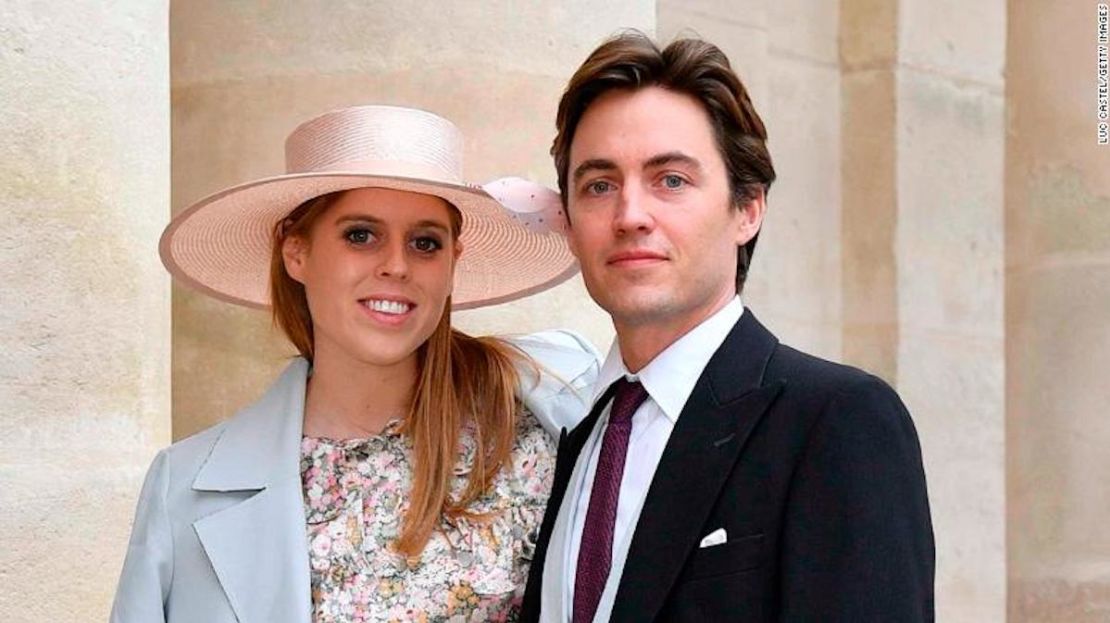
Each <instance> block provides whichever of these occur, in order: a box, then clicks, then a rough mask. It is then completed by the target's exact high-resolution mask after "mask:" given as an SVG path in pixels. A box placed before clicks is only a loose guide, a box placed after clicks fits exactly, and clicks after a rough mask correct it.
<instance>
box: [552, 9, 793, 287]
mask: <svg viewBox="0 0 1110 623" xmlns="http://www.w3.org/2000/svg"><path fill="white" fill-rule="evenodd" d="M649 86H658V87H662V88H664V89H667V90H669V91H674V92H676V93H684V94H686V95H689V96H691V97H693V98H694V99H696V100H698V101H699V102H701V103H702V105H703V106H704V107H705V110H706V112H707V113H709V120H710V123H711V125H712V126H713V134H714V137H715V138H716V139H717V148H718V150H719V151H720V153H721V158H722V159H723V160H724V162H725V168H726V169H727V170H728V178H729V189H730V191H731V193H732V199H733V205H734V206H735V207H736V208H738V209H739V208H740V207H741V206H744V205H746V204H747V203H748V202H750V201H752V200H753V199H755V198H757V197H759V193H760V192H763V193H766V192H767V191H768V190H769V189H770V187H771V182H773V181H774V180H775V168H774V166H773V165H772V164H771V154H770V152H768V151H767V130H766V128H764V126H763V120H762V119H760V118H759V114H758V113H756V111H755V107H754V106H753V105H752V102H751V99H750V98H749V97H748V91H747V89H745V88H744V84H743V83H742V82H741V81H740V78H739V77H737V75H736V73H735V72H733V71H732V67H731V65H729V62H728V57H726V56H725V54H724V52H722V51H721V50H720V49H719V48H718V47H717V46H715V45H713V44H712V43H709V42H707V41H701V40H699V39H676V40H675V41H673V42H672V43H671V44H670V45H668V46H667V47H666V48H665V49H663V50H660V49H659V47H658V46H656V45H655V43H654V42H653V41H652V40H651V39H649V38H648V37H647V36H646V35H644V34H643V33H640V32H637V31H629V32H624V33H621V34H619V35H617V36H615V37H613V38H612V39H610V40H608V41H606V42H605V43H603V44H601V46H599V47H598V48H597V49H596V50H594V51H593V53H592V54H590V56H589V58H587V59H586V61H585V62H584V63H582V66H581V67H579V68H578V71H576V72H575V73H574V76H573V77H571V79H570V82H569V83H568V84H567V89H566V91H565V92H564V93H563V98H562V99H561V100H559V112H558V114H557V116H556V119H555V125H556V128H557V130H558V133H557V134H556V136H555V141H554V143H553V144H552V145H551V155H552V156H554V157H555V169H556V170H557V171H558V174H559V190H560V191H561V193H562V196H563V206H564V207H566V203H567V197H568V194H567V185H568V184H567V175H568V171H567V169H568V168H569V166H570V146H571V143H572V142H573V141H574V132H575V130H576V129H577V128H578V122H579V121H580V120H581V119H582V115H583V114H585V112H586V109H587V108H589V106H590V104H591V103H593V101H594V100H595V99H597V97H598V96H600V95H601V94H603V93H605V92H607V91H611V90H614V89H621V90H633V91H634V90H637V89H641V88H644V87H649ZM570 217H571V215H570V212H569V210H568V212H567V218H570ZM757 238H759V234H758V232H757V233H756V235H755V236H753V237H752V239H751V240H750V241H748V242H747V244H745V245H744V246H742V247H740V248H739V249H738V251H737V258H736V291H737V292H740V291H741V290H742V289H743V287H744V281H745V280H746V279H747V274H748V267H749V265H750V263H751V259H752V254H753V253H754V252H755V243H756V239H757Z"/></svg>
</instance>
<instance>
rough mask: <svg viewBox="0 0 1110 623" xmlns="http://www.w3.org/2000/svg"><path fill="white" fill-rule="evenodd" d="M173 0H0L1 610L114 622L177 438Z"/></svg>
mask: <svg viewBox="0 0 1110 623" xmlns="http://www.w3.org/2000/svg"><path fill="white" fill-rule="evenodd" d="M166 19H167V7H166V3H165V2H151V1H149V0H112V1H96V2H92V1H78V2H67V3H65V4H64V7H61V6H54V5H53V4H50V3H42V2H26V1H21V0H16V1H14V2H5V3H3V4H2V5H0V76H3V82H2V86H0V127H2V128H4V131H3V133H2V135H0V152H2V153H3V157H0V188H3V193H2V195H3V199H2V204H3V205H2V209H0V283H2V284H3V286H2V294H0V297H2V303H0V344H2V345H3V348H2V354H0V482H2V483H3V486H0V586H3V589H2V592H3V596H2V597H0V620H3V621H104V620H107V618H108V610H109V607H110V604H111V599H112V595H113V593H114V590H115V586H116V581H117V579H118V577H119V575H118V574H119V570H120V565H121V563H122V560H123V555H124V553H125V551H126V541H127V536H128V534H129V530H130V524H131V518H132V516H133V513H134V508H135V499H136V498H137V496H138V493H139V487H140V484H141V480H142V476H143V474H144V473H145V471H146V467H147V465H148V464H149V462H150V459H151V458H152V456H153V454H154V452H155V451H156V450H157V449H158V448H159V447H162V446H164V445H166V444H167V443H168V442H169V438H170V430H169V407H170V403H169V375H170V370H169V347H170V308H169V305H170V291H169V280H168V278H167V277H166V274H165V272H164V271H163V270H162V266H161V264H160V263H159V261H158V252H157V246H158V245H157V243H158V235H159V233H160V232H161V230H162V227H163V226H164V225H165V222H166V218H167V216H168V215H169V66H168V59H169V56H168V54H169V49H168V46H169V44H168V33H167V28H166Z"/></svg>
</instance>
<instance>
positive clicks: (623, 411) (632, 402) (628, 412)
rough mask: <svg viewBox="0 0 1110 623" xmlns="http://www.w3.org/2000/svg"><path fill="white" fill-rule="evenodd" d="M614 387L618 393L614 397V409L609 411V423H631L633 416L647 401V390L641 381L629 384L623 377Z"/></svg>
mask: <svg viewBox="0 0 1110 623" xmlns="http://www.w3.org/2000/svg"><path fill="white" fill-rule="evenodd" d="M613 385H615V386H616V388H617V392H616V394H614V396H613V408H612V409H610V410H609V421H610V422H611V423H617V424H623V423H625V422H631V421H632V414H633V413H636V409H639V408H640V405H641V404H643V403H644V401H645V400H647V397H648V393H647V390H646V389H644V386H643V385H642V384H641V383H640V382H639V381H633V382H629V381H628V379H625V378H623V377H622V378H621V379H620V380H619V381H617V382H616V383H614V384H613Z"/></svg>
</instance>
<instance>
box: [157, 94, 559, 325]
mask: <svg viewBox="0 0 1110 623" xmlns="http://www.w3.org/2000/svg"><path fill="white" fill-rule="evenodd" d="M462 143H463V140H462V133H461V132H460V131H459V129H458V128H457V127H455V125H454V124H453V123H451V122H450V121H448V120H446V119H444V118H442V117H440V116H438V115H435V114H432V113H430V112H426V111H423V110H416V109H412V108H400V107H395V106H356V107H352V108H344V109H341V110H335V111H332V112H329V113H325V114H323V115H320V116H318V117H315V118H313V119H310V120H309V121H306V122H305V123H303V124H301V125H300V126H298V127H297V128H296V129H295V130H294V131H293V132H292V134H290V135H289V137H288V138H287V139H286V141H285V165H286V173H285V174H284V175H277V176H273V177H267V178H263V179H260V180H255V181H251V182H247V183H245V184H239V185H237V186H233V187H231V188H228V189H225V190H222V191H219V192H217V193H215V194H213V195H210V196H208V197H205V198H204V199H201V200H200V201H198V202H196V203H194V204H193V205H191V206H189V207H188V208H186V209H185V210H184V211H182V212H181V213H180V214H179V215H178V216H177V217H175V218H174V219H173V220H172V221H171V222H170V224H169V226H168V227H166V230H165V231H164V232H163V233H162V239H161V242H160V243H159V252H160V254H161V256H162V263H163V264H165V266H166V269H167V270H169V272H170V273H171V274H172V275H173V276H174V277H175V278H177V279H179V280H180V281H182V282H183V283H185V284H187V285H189V286H191V287H193V288H195V289H197V290H199V291H201V292H203V293H205V294H208V295H210V296H213V297H215V298H218V299H221V300H224V301H228V302H231V303H236V304H239V305H245V306H248V307H268V306H269V303H270V294H269V284H270V278H269V271H270V261H271V253H272V245H273V231H274V227H275V226H276V224H277V223H278V222H279V221H281V220H282V219H284V218H285V217H286V216H287V215H288V214H289V213H290V212H292V211H293V210H294V209H296V208H297V206H299V205H301V204H302V203H304V202H305V201H308V200H309V199H312V198H315V197H319V196H321V195H326V194H328V193H332V192H337V191H342V190H350V189H354V188H366V187H371V188H389V189H394V190H403V191H410V192H416V193H423V194H428V195H433V196H436V197H441V198H443V199H444V200H446V201H448V202H449V203H451V204H452V205H453V206H455V207H456V208H458V210H459V211H460V212H461V213H462V235H461V238H460V240H461V243H462V246H463V253H462V255H461V256H460V258H459V262H458V264H457V265H456V267H455V289H454V292H453V293H452V302H453V307H454V308H455V309H470V308H474V307H481V306H483V305H493V304H496V303H503V302H506V301H511V300H514V299H518V298H521V297H524V296H528V295H531V294H534V293H536V292H540V291H542V290H546V289H548V288H550V287H552V286H555V285H557V284H559V283H561V282H563V281H565V280H566V279H568V278H570V277H571V276H573V275H574V274H575V273H576V272H578V264H577V262H576V261H575V259H574V256H573V255H572V254H571V252H570V249H569V247H568V246H567V241H566V237H565V235H564V234H565V231H564V230H565V227H566V219H565V218H564V217H563V214H562V203H561V201H560V199H559V195H558V194H557V193H556V192H555V191H553V190H550V189H548V188H546V187H544V186H541V185H539V184H535V183H532V182H529V181H527V180H522V179H519V178H503V179H499V180H495V181H494V182H490V183H488V184H485V185H483V186H478V185H468V184H466V183H464V182H463V177H462V151H463V147H462Z"/></svg>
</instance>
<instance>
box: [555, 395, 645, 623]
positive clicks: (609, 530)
mask: <svg viewBox="0 0 1110 623" xmlns="http://www.w3.org/2000/svg"><path fill="white" fill-rule="evenodd" d="M614 385H615V386H616V388H617V393H616V396H615V397H614V398H613V407H612V408H611V409H610V410H609V425H608V426H607V427H606V428H605V437H604V438H603V439H602V440H601V454H599V455H598V457H597V470H596V471H595V472H594V485H593V488H592V489H591V490H590V508H589V509H588V510H587V511H586V523H585V525H584V526H583V527H582V542H581V543H580V544H579V546H578V570H577V571H576V572H575V576H574V618H573V623H590V622H591V621H593V619H594V613H596V612H597V603H598V602H599V601H601V593H602V591H603V590H605V582H606V580H608V579H609V567H610V566H611V564H612V560H613V524H615V523H616V521H617V498H618V497H619V495H620V491H621V477H622V476H623V475H624V457H625V455H626V454H628V437H629V435H630V434H631V433H632V414H633V413H635V412H636V409H638V408H640V405H641V404H642V403H643V402H644V400H645V399H646V398H647V396H648V394H647V391H646V390H644V386H643V385H640V383H639V382H638V381H637V382H635V383H629V382H628V381H627V380H625V379H624V378H621V379H620V380H619V381H617V382H616V383H614Z"/></svg>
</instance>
